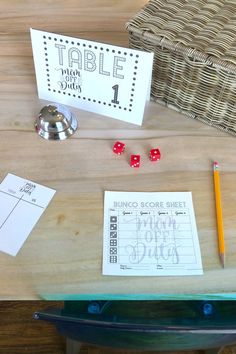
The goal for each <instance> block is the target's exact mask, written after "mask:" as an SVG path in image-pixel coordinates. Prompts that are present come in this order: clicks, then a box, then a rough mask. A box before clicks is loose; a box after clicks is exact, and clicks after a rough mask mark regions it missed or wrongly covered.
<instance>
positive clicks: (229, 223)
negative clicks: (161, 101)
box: [0, 0, 236, 300]
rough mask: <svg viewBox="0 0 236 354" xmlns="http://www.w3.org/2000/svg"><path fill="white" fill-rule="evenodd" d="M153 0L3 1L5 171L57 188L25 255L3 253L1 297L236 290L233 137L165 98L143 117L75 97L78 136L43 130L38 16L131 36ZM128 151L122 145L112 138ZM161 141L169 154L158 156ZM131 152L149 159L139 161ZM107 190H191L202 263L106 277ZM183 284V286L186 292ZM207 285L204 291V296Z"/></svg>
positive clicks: (53, 27)
mask: <svg viewBox="0 0 236 354" xmlns="http://www.w3.org/2000/svg"><path fill="white" fill-rule="evenodd" d="M144 3H146V1H141V0H139V1H126V0H123V1H118V2H117V1H116V0H113V1H111V0H109V1H108V0H96V1H95V0H89V1H88V0H81V1H79V2H78V1H75V0H69V1H67V2H64V1H60V0H57V1H52V0H42V1H40V2H39V1H36V2H35V1H33V0H29V1H27V6H26V5H24V6H23V5H22V1H17V0H13V1H6V0H2V1H1V10H2V11H1V14H0V20H1V21H0V41H1V48H2V50H1V51H0V68H1V81H0V104H1V116H0V156H1V164H0V179H1V180H2V179H3V178H4V177H5V175H6V174H7V173H9V172H10V173H13V174H16V175H18V176H21V177H24V178H28V179H30V180H33V181H35V182H37V183H41V184H44V185H46V186H48V187H51V188H55V189H56V191H57V193H56V195H55V197H54V199H53V201H52V203H51V204H50V205H49V207H48V209H47V210H46V212H45V213H44V214H43V216H42V218H41V219H40V220H39V222H38V223H37V225H36V227H35V228H34V230H33V231H32V233H31V234H30V236H29V238H28V240H27V241H26V243H25V244H24V246H23V248H22V249H21V251H20V252H19V254H18V255H17V256H16V257H10V256H8V255H6V254H3V253H0V267H1V273H0V284H1V288H0V299H8V300H13V299H25V300H27V299H31V300H32V299H40V298H42V297H43V298H50V299H66V298H74V299H78V298H89V297H94V298H101V297H105V298H110V299H111V298H117V296H118V298H119V297H129V298H136V297H142V298H144V299H145V298H150V297H153V298H158V297H165V294H169V296H171V297H172V296H173V297H174V298H179V297H180V296H182V295H184V296H185V295H187V296H190V297H193V298H194V297H196V298H197V297H199V296H200V295H199V294H210V295H211V296H212V297H214V296H213V294H221V297H224V298H227V297H229V296H230V297H232V298H234V293H235V291H236V286H235V280H234V279H235V268H236V257H235V254H236V238H235V227H236V222H235V212H236V190H235V180H236V157H235V151H236V138H235V137H232V136H230V135H227V134H226V133H223V132H220V131H218V130H216V129H214V128H212V127H209V126H207V125H205V124H203V123H201V122H197V121H194V120H191V119H190V118H186V117H185V116H182V115H181V114H179V113H177V112H175V111H173V110H170V109H167V108H165V107H163V106H160V105H158V104H155V103H153V102H150V103H148V104H147V107H146V110H145V116H144V123H143V125H142V127H139V126H135V125H132V124H128V123H124V122H121V121H118V120H114V119H109V118H105V117H102V116H99V115H96V114H92V113H89V112H85V111H80V110H76V109H72V111H73V112H74V113H75V114H76V116H77V117H78V119H79V129H78V131H77V132H76V134H75V135H74V136H73V137H72V138H71V139H69V140H67V141H63V142H51V141H50V142H49V141H45V140H43V139H41V138H40V137H38V136H37V135H36V133H35V131H34V120H35V118H36V116H37V114H38V112H39V110H40V109H41V108H42V106H43V105H44V104H45V102H42V101H39V100H38V98H37V91H36V83H35V75H34V66H33V58H32V52H31V44H30V38H29V28H30V27H33V28H36V29H41V30H47V31H54V32H56V33H62V34H66V35H72V36H77V37H82V38H87V39H93V40H99V41H104V42H107V43H112V44H119V45H125V46H127V45H128V33H127V32H126V30H125V23H126V21H127V20H128V19H129V18H131V17H132V16H133V15H134V13H135V12H136V11H137V10H138V9H140V8H141V6H142V5H144ZM118 139H120V140H122V141H124V142H125V143H126V146H127V149H126V154H125V155H123V156H122V157H121V158H117V157H116V156H114V154H113V152H112V145H113V143H114V141H115V140H118ZM156 146H158V147H159V148H160V150H161V153H162V160H161V161H160V163H158V164H151V163H150V161H149V159H148V150H149V148H151V147H156ZM131 153H140V154H141V158H142V164H141V167H140V168H139V169H138V170H135V169H131V168H130V167H129V164H128V159H129V155H130V154H131ZM215 159H216V160H218V161H219V163H220V165H221V188H222V204H223V214H224V225H225V239H226V247H227V251H226V252H227V253H226V268H225V269H224V270H222V269H221V265H220V262H219V258H218V251H217V233H216V220H215V210H214V193H213V181H212V160H215ZM105 190H114V191H115V190H121V191H192V194H193V202H194V208H195V214H196V221H197V228H198V235H199V240H200V246H201V252H202V260H203V267H204V275H203V276H200V277H176V278H173V277H172V278H169V277H167V278H154V279H153V278H152V277H151V278H145V279H144V278H142V277H141V278H140V277H136V278H130V279H127V278H123V277H105V276H103V275H102V273H101V263H102V238H103V195H104V191H105ZM183 293H184V294H183ZM203 297H204V296H203Z"/></svg>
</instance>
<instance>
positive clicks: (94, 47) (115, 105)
mask: <svg viewBox="0 0 236 354" xmlns="http://www.w3.org/2000/svg"><path fill="white" fill-rule="evenodd" d="M43 40H44V42H43V44H44V58H45V66H46V76H47V87H48V91H50V92H54V93H59V94H64V95H67V96H70V97H74V98H78V99H80V100H84V101H88V102H93V103H98V104H102V105H104V106H108V107H111V106H112V107H113V108H118V109H120V110H122V109H123V110H124V111H128V112H132V107H133V98H134V92H135V85H136V75H137V70H138V63H139V62H138V58H139V55H138V54H133V53H130V54H128V53H127V52H126V51H124V52H123V53H122V51H121V50H115V49H109V48H104V47H102V46H99V45H92V44H85V43H80V42H76V41H70V40H68V39H62V38H57V37H53V36H46V35H43ZM47 40H49V41H55V42H60V43H65V44H71V45H77V46H81V47H83V48H86V47H87V48H89V49H95V50H101V51H105V52H110V51H111V52H112V53H116V52H117V54H123V55H125V56H131V57H133V56H135V62H134V64H135V66H134V72H133V79H132V85H131V86H132V87H131V93H130V98H129V107H128V108H127V107H121V106H119V105H117V104H112V103H110V102H109V103H107V102H102V101H99V100H95V99H92V98H90V97H84V96H80V95H75V94H71V93H67V92H64V91H61V90H55V89H53V88H52V87H51V79H50V70H49V59H48V48H47Z"/></svg>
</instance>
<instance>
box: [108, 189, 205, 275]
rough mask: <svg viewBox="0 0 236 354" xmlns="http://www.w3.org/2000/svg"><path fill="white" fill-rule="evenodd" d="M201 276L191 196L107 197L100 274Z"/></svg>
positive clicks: (126, 194) (120, 194) (130, 194)
mask: <svg viewBox="0 0 236 354" xmlns="http://www.w3.org/2000/svg"><path fill="white" fill-rule="evenodd" d="M202 273H203V270H202V261H201V253H200V247H199V240H198V234H197V228H196V222H195V216H194V209H193V203H192V195H191V192H160V193H159V192H156V193H146V192H138V193H134V192H105V201H104V243H103V274H104V275H129V276H132V275H133V276H138V275H139V276H142V275H143V276H178V275H179V276H180V275H200V274H202Z"/></svg>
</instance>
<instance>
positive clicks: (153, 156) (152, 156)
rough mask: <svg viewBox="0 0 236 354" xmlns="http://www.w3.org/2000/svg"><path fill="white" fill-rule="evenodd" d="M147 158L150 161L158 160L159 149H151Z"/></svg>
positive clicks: (159, 155)
mask: <svg viewBox="0 0 236 354" xmlns="http://www.w3.org/2000/svg"><path fill="white" fill-rule="evenodd" d="M149 158H150V160H151V161H158V160H160V158H161V153H160V150H159V149H151V150H150V153H149Z"/></svg>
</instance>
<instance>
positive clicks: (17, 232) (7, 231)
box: [0, 174, 55, 256]
mask: <svg viewBox="0 0 236 354" xmlns="http://www.w3.org/2000/svg"><path fill="white" fill-rule="evenodd" d="M54 194H55V190H53V189H51V188H47V187H45V186H42V185H39V184H37V183H34V182H32V181H29V180H26V179H23V178H21V177H17V176H15V175H12V174H8V175H7V176H6V177H5V178H4V180H3V181H2V183H1V184H0V206H1V209H0V210H1V212H0V251H3V252H5V253H8V254H10V255H12V256H15V255H16V254H17V253H18V252H19V250H20V248H21V246H22V245H23V243H24V242H25V240H26V239H27V237H28V235H29V234H30V232H31V231H32V229H33V227H34V226H35V224H36V222H37V221H38V220H39V218H40V217H41V215H42V214H43V212H44V210H45V209H46V207H47V206H48V204H49V202H50V201H51V199H52V197H53V196H54Z"/></svg>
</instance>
